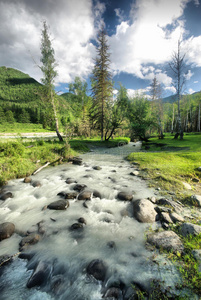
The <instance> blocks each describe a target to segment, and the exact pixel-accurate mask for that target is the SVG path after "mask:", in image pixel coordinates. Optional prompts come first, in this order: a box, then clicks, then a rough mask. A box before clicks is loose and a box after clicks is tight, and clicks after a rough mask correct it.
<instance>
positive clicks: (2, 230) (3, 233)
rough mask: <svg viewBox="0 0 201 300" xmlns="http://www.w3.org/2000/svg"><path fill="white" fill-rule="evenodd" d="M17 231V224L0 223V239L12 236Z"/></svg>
mask: <svg viewBox="0 0 201 300" xmlns="http://www.w3.org/2000/svg"><path fill="white" fill-rule="evenodd" d="M14 231H15V225H14V224H13V223H10V222H5V223H2V224H0V241H2V240H4V239H7V238H9V237H11V235H12V234H13V233H14Z"/></svg>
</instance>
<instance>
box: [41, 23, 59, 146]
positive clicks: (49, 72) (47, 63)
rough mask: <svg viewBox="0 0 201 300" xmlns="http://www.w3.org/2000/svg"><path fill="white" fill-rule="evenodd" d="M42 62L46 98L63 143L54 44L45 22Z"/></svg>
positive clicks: (42, 35)
mask: <svg viewBox="0 0 201 300" xmlns="http://www.w3.org/2000/svg"><path fill="white" fill-rule="evenodd" d="M40 60H41V63H42V66H40V69H41V71H42V73H43V78H42V79H41V81H42V83H43V84H44V86H45V88H46V95H45V98H46V100H47V102H49V103H50V105H51V107H52V112H53V116H54V121H55V129H56V133H57V136H58V138H59V140H60V141H63V138H62V136H61V134H60V133H59V122H58V118H57V110H56V103H55V102H56V99H55V98H56V97H55V91H54V81H55V78H56V76H57V71H56V66H57V64H56V60H55V57H54V49H53V47H52V43H51V40H50V34H49V32H48V26H47V23H46V22H45V21H44V22H43V29H42V34H41V59H40Z"/></svg>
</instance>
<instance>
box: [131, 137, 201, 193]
mask: <svg viewBox="0 0 201 300" xmlns="http://www.w3.org/2000/svg"><path fill="white" fill-rule="evenodd" d="M152 143H153V144H152ZM148 144H149V146H150V149H149V150H147V151H143V152H138V153H131V154H130V155H129V156H128V160H129V161H131V162H134V161H135V162H138V163H139V164H140V168H141V169H146V172H147V174H148V176H149V178H150V179H151V184H152V185H153V186H157V187H160V188H162V189H163V190H170V191H174V192H184V191H185V187H184V185H183V183H182V182H187V183H189V184H192V187H194V189H196V186H194V185H193V182H192V179H197V180H199V179H201V172H199V171H198V167H200V166H201V135H198V134H197V135H196V134H192V135H190V134H189V135H185V136H184V140H174V139H173V137H171V136H167V137H165V138H164V139H163V140H159V139H157V138H152V139H150V143H148ZM157 144H160V145H161V144H166V146H165V147H166V148H165V147H161V146H160V147H157ZM173 147H177V148H173ZM178 147H179V148H178ZM182 148H183V150H181V149H182ZM143 149H144V148H143ZM159 149H160V150H159ZM156 150H157V151H156Z"/></svg>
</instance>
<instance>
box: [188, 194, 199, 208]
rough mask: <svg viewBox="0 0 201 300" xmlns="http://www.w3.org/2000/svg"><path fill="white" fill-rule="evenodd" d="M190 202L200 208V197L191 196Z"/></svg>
mask: <svg viewBox="0 0 201 300" xmlns="http://www.w3.org/2000/svg"><path fill="white" fill-rule="evenodd" d="M190 200H191V203H192V204H193V205H195V206H198V207H201V196H200V195H192V196H191V198H190Z"/></svg>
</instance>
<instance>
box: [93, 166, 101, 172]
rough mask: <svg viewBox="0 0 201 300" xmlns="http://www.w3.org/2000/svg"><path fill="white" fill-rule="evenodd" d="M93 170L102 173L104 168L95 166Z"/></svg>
mask: <svg viewBox="0 0 201 300" xmlns="http://www.w3.org/2000/svg"><path fill="white" fill-rule="evenodd" d="M93 169H94V170H97V171H100V170H102V168H101V167H99V166H94V167H93Z"/></svg>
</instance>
